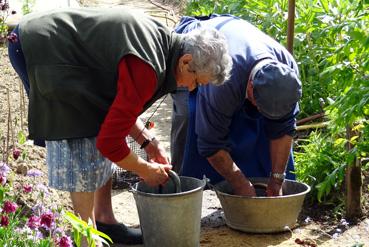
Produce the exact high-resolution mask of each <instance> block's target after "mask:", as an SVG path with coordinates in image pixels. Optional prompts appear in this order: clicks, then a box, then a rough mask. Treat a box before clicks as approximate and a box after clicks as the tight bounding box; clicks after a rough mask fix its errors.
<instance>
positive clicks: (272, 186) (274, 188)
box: [266, 178, 283, 196]
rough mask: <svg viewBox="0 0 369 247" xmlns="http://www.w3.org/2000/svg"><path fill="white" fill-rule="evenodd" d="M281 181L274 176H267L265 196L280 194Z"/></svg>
mask: <svg viewBox="0 0 369 247" xmlns="http://www.w3.org/2000/svg"><path fill="white" fill-rule="evenodd" d="M282 184H283V181H281V180H279V179H276V178H269V181H268V186H267V189H266V193H267V196H281V195H282Z"/></svg>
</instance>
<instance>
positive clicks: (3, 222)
mask: <svg viewBox="0 0 369 247" xmlns="http://www.w3.org/2000/svg"><path fill="white" fill-rule="evenodd" d="M41 175H42V172H41V171H39V170H37V169H31V170H29V171H28V172H27V177H28V181H30V182H22V183H18V184H16V183H13V178H12V172H11V169H10V167H9V166H8V165H7V164H5V163H3V162H0V246H18V247H30V246H32V247H33V246H37V247H51V246H57V247H72V246H73V241H72V238H71V237H70V236H69V233H70V232H71V230H72V229H73V230H72V231H73V237H74V242H75V244H76V246H80V245H81V235H83V236H85V237H86V238H87V242H88V245H89V246H91V247H93V246H95V240H99V241H102V242H104V243H105V244H108V243H107V242H106V241H105V240H104V239H102V238H101V237H104V238H106V239H108V240H110V241H111V239H110V238H109V237H108V236H106V235H105V234H104V233H102V232H99V231H97V230H95V229H93V227H92V225H91V224H87V223H86V222H84V221H82V220H80V219H79V218H78V217H77V216H75V215H74V214H73V213H71V212H65V210H64V209H63V208H62V207H60V206H58V205H52V206H46V205H45V203H44V201H45V200H44V199H45V197H46V196H47V195H48V194H49V193H50V191H49V189H48V188H47V187H46V186H44V185H43V184H39V183H37V181H38V179H37V178H38V177H39V176H41ZM25 181H27V179H25ZM25 201H26V202H27V203H28V202H34V203H32V205H29V204H27V203H26V202H25ZM100 236H101V237H100Z"/></svg>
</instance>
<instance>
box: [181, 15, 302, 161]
mask: <svg viewBox="0 0 369 247" xmlns="http://www.w3.org/2000/svg"><path fill="white" fill-rule="evenodd" d="M214 17H217V18H214ZM199 27H212V28H215V29H217V30H219V31H221V32H222V33H223V34H224V35H225V37H226V39H227V42H228V48H229V52H230V55H231V57H232V60H233V68H232V73H231V77H230V79H229V80H228V81H226V82H225V83H224V84H223V85H221V86H213V85H210V84H208V85H206V86H200V87H199V88H198V92H197V98H196V122H195V133H196V134H197V146H198V152H199V154H200V155H201V156H203V157H209V156H212V155H213V154H215V153H216V152H218V151H219V150H220V149H224V150H227V151H228V152H231V151H232V141H231V140H230V137H229V133H230V128H231V125H232V119H233V118H234V115H235V113H237V112H239V111H241V110H242V111H245V112H246V114H247V115H250V116H252V117H253V118H263V121H262V122H263V124H262V126H263V128H264V131H265V134H266V136H267V138H269V139H276V138H279V137H282V136H284V135H286V134H287V135H293V133H294V131H295V128H296V115H297V114H298V112H299V106H298V104H297V103H296V104H295V107H294V109H293V110H292V111H291V112H290V113H289V114H287V115H286V116H284V117H283V118H282V119H278V120H273V119H268V118H266V117H264V116H262V115H261V114H260V113H259V112H258V111H257V109H256V107H255V106H253V105H252V104H251V103H250V102H249V101H248V100H247V99H246V98H245V97H246V87H247V83H248V79H249V76H250V72H251V69H252V68H253V66H254V65H255V64H256V62H258V61H259V60H262V59H265V58H272V59H274V60H278V61H279V62H281V63H284V64H286V65H288V66H290V67H291V68H293V69H294V70H295V71H296V72H297V73H298V67H297V64H296V62H295V60H294V58H293V57H292V55H291V54H290V53H289V52H288V51H287V50H286V48H285V47H283V46H282V45H281V44H279V43H278V42H277V41H275V40H274V39H272V38H271V37H269V36H268V35H266V34H265V33H263V32H262V31H260V30H259V29H257V28H256V27H255V26H253V25H251V24H250V23H248V22H247V21H245V20H242V19H240V18H238V17H235V16H230V15H223V16H220V15H216V14H213V15H211V16H210V17H206V18H204V20H201V18H200V19H199V18H195V17H188V16H185V17H182V19H181V21H180V23H179V25H178V26H177V27H176V32H177V33H187V32H189V31H191V30H193V29H197V28H199Z"/></svg>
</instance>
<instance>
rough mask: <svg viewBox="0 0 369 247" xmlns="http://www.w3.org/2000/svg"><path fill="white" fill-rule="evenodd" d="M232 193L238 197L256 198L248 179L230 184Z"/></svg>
mask: <svg viewBox="0 0 369 247" xmlns="http://www.w3.org/2000/svg"><path fill="white" fill-rule="evenodd" d="M232 187H233V193H234V194H235V195H238V196H256V192H255V188H254V186H253V185H252V183H251V182H250V181H249V180H248V179H244V180H243V181H238V182H237V183H236V184H235V183H233V184H232Z"/></svg>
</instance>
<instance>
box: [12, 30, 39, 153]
mask: <svg viewBox="0 0 369 247" xmlns="http://www.w3.org/2000/svg"><path fill="white" fill-rule="evenodd" d="M12 33H13V34H15V35H16V36H17V37H18V38H17V39H16V40H15V41H13V42H10V41H9V45H8V55H9V60H10V63H11V64H12V66H13V68H14V70H15V71H16V72H17V74H18V76H19V77H20V79H21V80H22V83H23V86H24V89H25V90H26V93H27V96H29V91H30V84H29V79H28V74H27V66H26V60H25V59H24V54H23V51H22V46H21V42H20V39H19V27H18V26H17V27H16V28H14V30H13V31H12ZM33 142H34V144H35V145H37V146H41V147H45V141H44V140H34V141H33Z"/></svg>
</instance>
